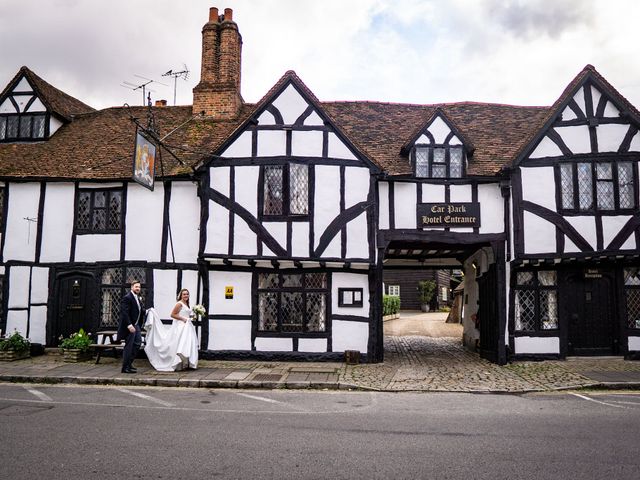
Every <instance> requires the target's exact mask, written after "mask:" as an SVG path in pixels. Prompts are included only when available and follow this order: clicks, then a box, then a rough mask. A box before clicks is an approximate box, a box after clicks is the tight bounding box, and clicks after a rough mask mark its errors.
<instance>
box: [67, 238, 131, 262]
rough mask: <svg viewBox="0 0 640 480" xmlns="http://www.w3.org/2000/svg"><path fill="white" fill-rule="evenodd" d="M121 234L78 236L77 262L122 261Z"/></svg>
mask: <svg viewBox="0 0 640 480" xmlns="http://www.w3.org/2000/svg"><path fill="white" fill-rule="evenodd" d="M120 237H121V235H120V234H116V235H78V236H76V257H75V261H76V262H101V261H108V260H120Z"/></svg>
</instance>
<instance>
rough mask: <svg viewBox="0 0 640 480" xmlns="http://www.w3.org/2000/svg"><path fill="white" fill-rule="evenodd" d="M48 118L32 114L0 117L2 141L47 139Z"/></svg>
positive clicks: (0, 136) (0, 138) (0, 137)
mask: <svg viewBox="0 0 640 480" xmlns="http://www.w3.org/2000/svg"><path fill="white" fill-rule="evenodd" d="M46 121H47V116H46V115H42V114H38V115H34V114H31V113H19V114H11V115H6V114H4V115H0V141H4V142H12V141H16V140H19V141H24V140H39V139H43V138H45V126H46Z"/></svg>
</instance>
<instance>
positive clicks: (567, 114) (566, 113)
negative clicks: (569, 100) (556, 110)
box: [562, 104, 597, 120]
mask: <svg viewBox="0 0 640 480" xmlns="http://www.w3.org/2000/svg"><path fill="white" fill-rule="evenodd" d="M596 105H597V104H596ZM574 118H578V116H577V115H576V114H575V112H574V111H573V110H571V108H570V107H566V108H565V109H564V110H563V111H562V120H573V119H574Z"/></svg>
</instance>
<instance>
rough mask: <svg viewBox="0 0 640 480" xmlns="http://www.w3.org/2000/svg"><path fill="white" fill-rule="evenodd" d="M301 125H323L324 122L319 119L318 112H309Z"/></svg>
mask: <svg viewBox="0 0 640 480" xmlns="http://www.w3.org/2000/svg"><path fill="white" fill-rule="evenodd" d="M303 125H324V120H322V118H320V115H318V112H315V111H314V112H311V115H309V116H308V117H307V118H305V119H304V123H303Z"/></svg>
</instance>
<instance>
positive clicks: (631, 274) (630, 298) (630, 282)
mask: <svg viewBox="0 0 640 480" xmlns="http://www.w3.org/2000/svg"><path fill="white" fill-rule="evenodd" d="M623 272H624V296H625V304H626V310H627V327H629V328H633V329H640V268H638V267H630V268H625V269H624V270H623Z"/></svg>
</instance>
